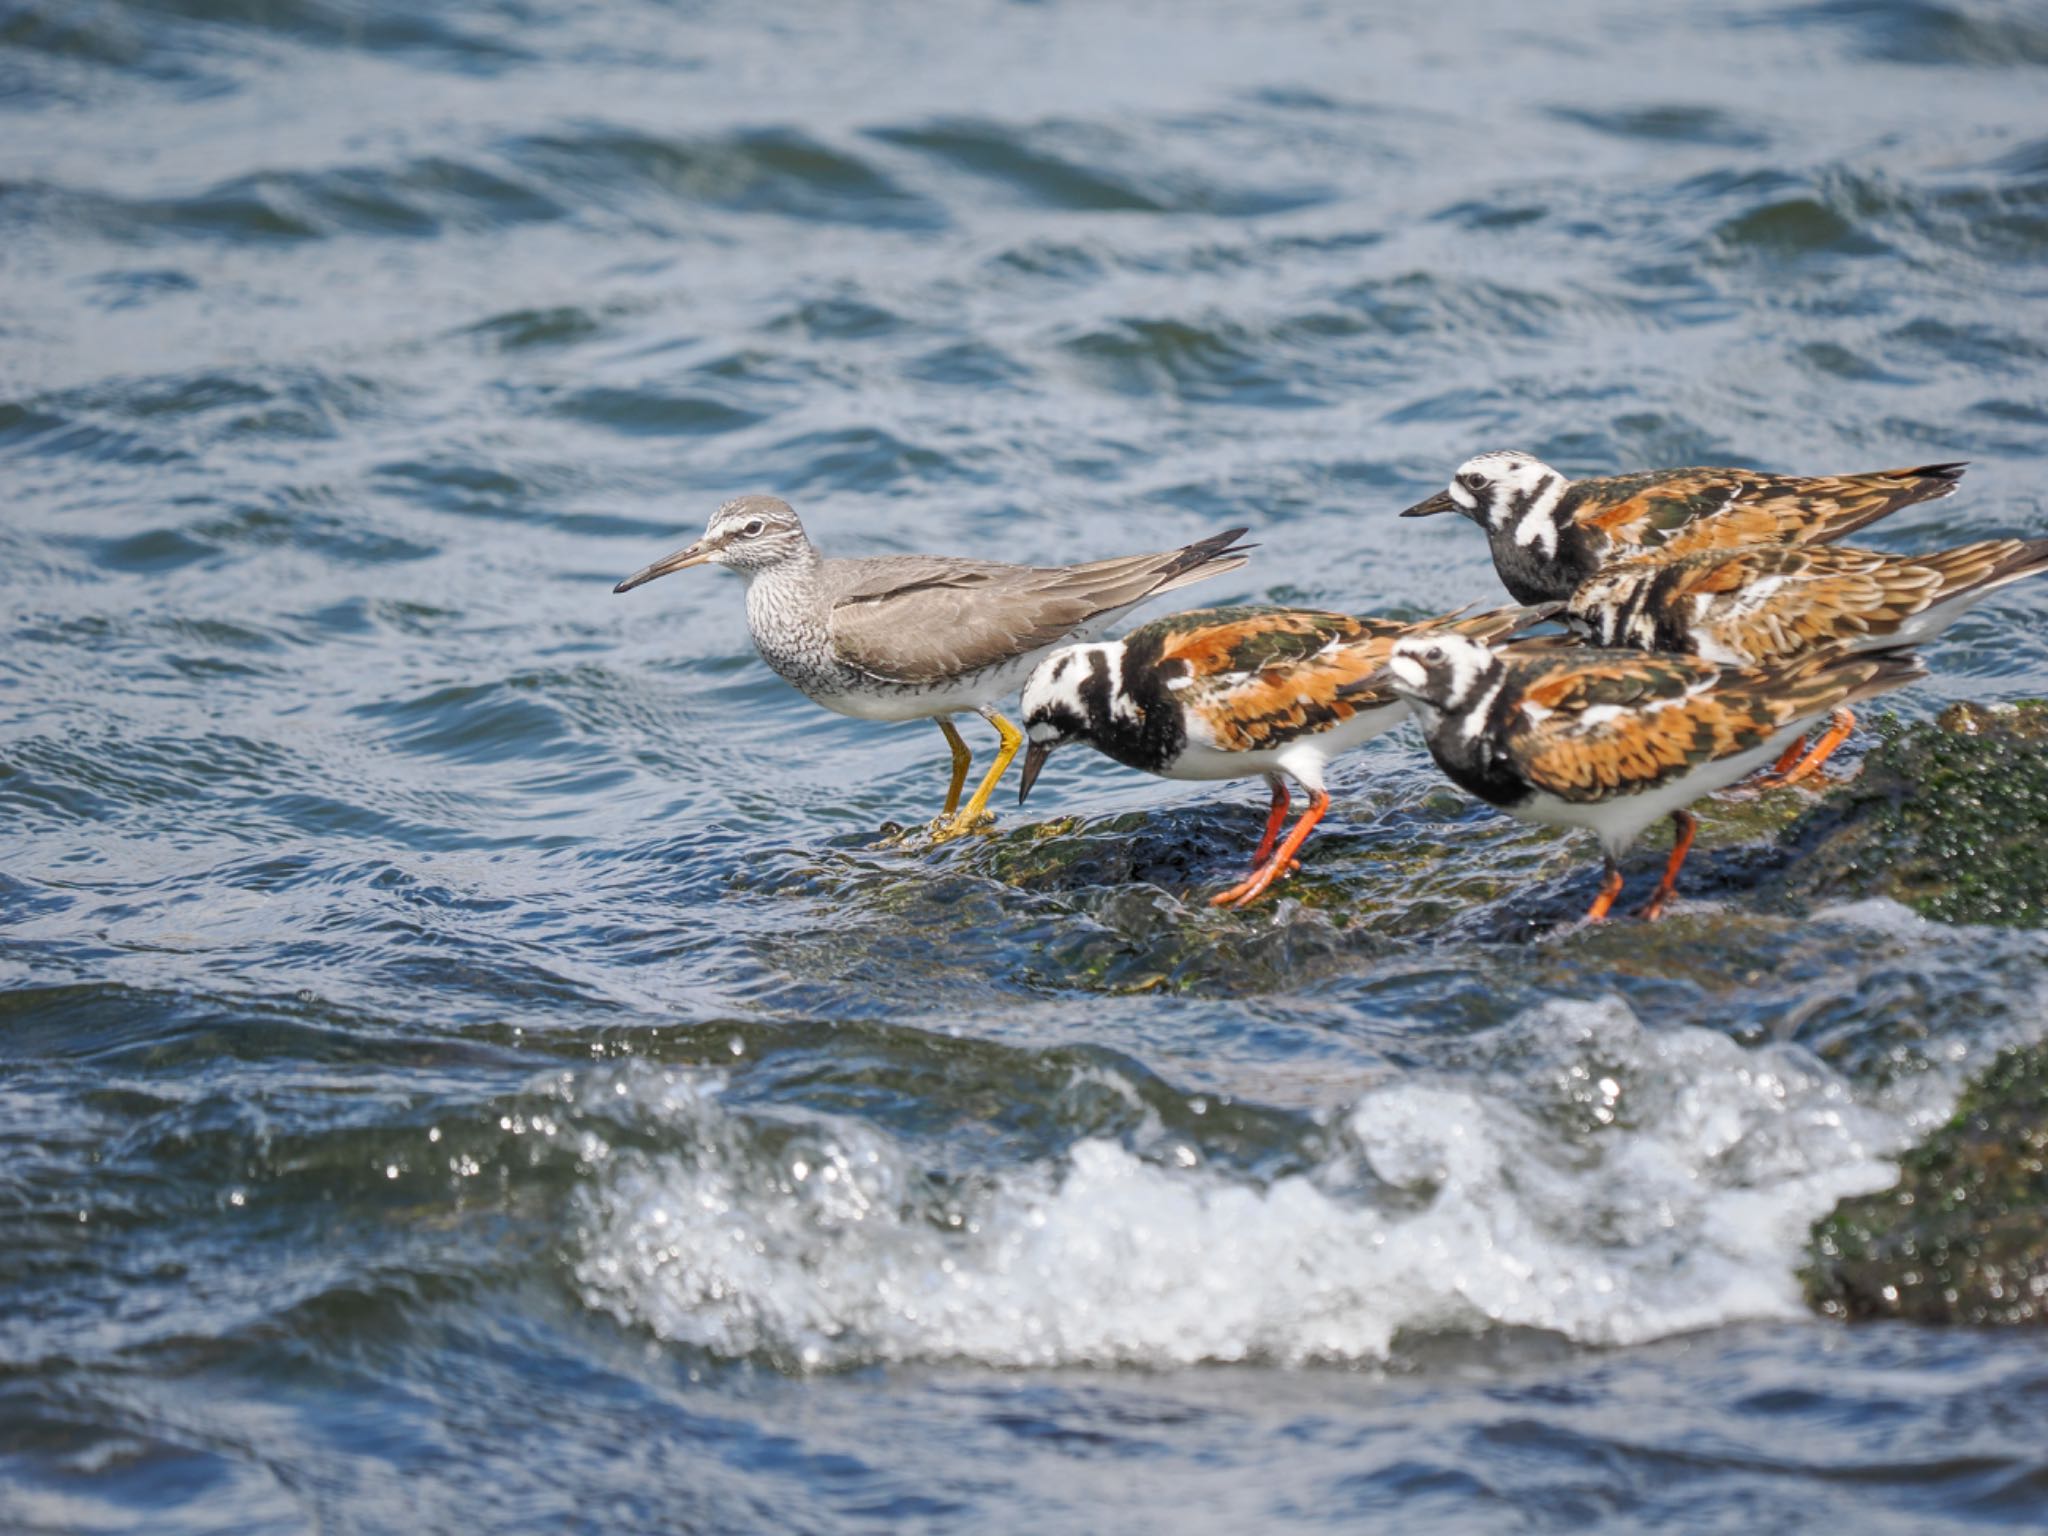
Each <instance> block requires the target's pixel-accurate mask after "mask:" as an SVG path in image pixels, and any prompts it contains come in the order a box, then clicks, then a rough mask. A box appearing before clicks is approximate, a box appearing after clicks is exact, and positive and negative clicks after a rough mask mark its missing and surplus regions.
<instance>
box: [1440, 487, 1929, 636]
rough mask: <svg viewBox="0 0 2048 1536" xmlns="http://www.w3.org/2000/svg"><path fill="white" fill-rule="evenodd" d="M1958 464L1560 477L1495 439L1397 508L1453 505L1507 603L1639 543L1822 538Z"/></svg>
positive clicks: (1564, 592)
mask: <svg viewBox="0 0 2048 1536" xmlns="http://www.w3.org/2000/svg"><path fill="white" fill-rule="evenodd" d="M1963 468H1964V466H1963V465H1961V464H1926V465H1922V466H1921V467H1920V468H1918V469H1881V470H1878V471H1876V472H1874V473H1872V474H1865V475H1824V476H1794V475H1768V474H1764V473H1762V472H1761V471H1758V470H1754V469H1652V470H1645V471H1643V472H1642V473H1640V474H1633V475H1609V476H1606V477H1604V478H1602V479H1598V480H1567V479H1565V477H1564V476H1563V475H1560V474H1559V473H1558V472H1557V471H1556V470H1554V469H1552V468H1551V467H1550V466H1549V465H1547V464H1544V463H1542V462H1541V461H1539V460H1538V459H1536V458H1535V457H1533V456H1532V455H1530V454H1526V453H1518V452H1516V451H1514V450H1512V449H1501V450H1497V451H1495V452H1492V453H1482V454H1480V455H1478V457H1476V458H1470V459H1467V460H1466V461H1465V462H1464V463H1463V464H1460V465H1459V466H1458V472H1457V474H1456V475H1454V476H1452V478H1451V483H1450V486H1449V488H1448V489H1446V490H1441V491H1438V492H1437V493H1436V495H1434V496H1431V497H1430V498H1429V499H1428V500H1426V501H1419V502H1417V503H1416V504H1415V505H1414V506H1412V507H1410V508H1408V509H1407V510H1406V511H1405V512H1403V513H1402V514H1401V516H1403V517H1429V516H1432V515H1434V514H1435V513H1438V512H1460V513H1463V514H1464V515H1465V516H1466V517H1469V518H1470V519H1472V521H1473V522H1475V523H1477V524H1478V525H1479V526H1480V527H1481V528H1483V529H1485V530H1486V541H1487V544H1488V545H1489V546H1490V547H1491V548H1492V551H1493V568H1494V569H1495V570H1496V571H1498V572H1499V573H1500V579H1501V581H1502V582H1503V583H1505V584H1506V586H1507V589H1508V591H1509V593H1510V594H1512V595H1513V597H1514V599H1515V601H1516V602H1518V603H1547V602H1554V601H1556V600H1558V599H1560V598H1567V597H1570V596H1571V595H1572V592H1573V591H1574V590H1575V589H1576V588H1577V587H1578V585H1579V583H1581V582H1582V581H1585V580H1587V579H1588V578H1589V577H1591V576H1592V575H1593V574H1594V573H1595V572H1596V571H1598V570H1600V569H1601V567H1603V566H1605V565H1606V564H1608V563H1609V562H1610V561H1614V560H1626V559H1629V558H1631V557H1632V556H1636V555H1640V554H1643V553H1646V552H1648V551H1650V550H1661V551H1663V552H1665V553H1668V554H1674V555H1675V554H1691V553H1697V552H1703V551H1707V550H1715V549H1733V548H1739V547H1742V546H1745V545H1752V544H1825V543H1828V542H1830V541H1831V540H1834V539H1839V538H1841V537H1843V536H1844V535H1845V534H1849V533H1853V532H1854V531H1855V530H1856V529H1858V528H1861V527H1863V526H1864V524H1866V523H1873V522H1876V521H1877V519H1879V518H1880V517H1884V516H1886V515H1888V514H1890V513H1893V512H1896V511H1898V510H1899V508H1901V507H1909V506H1911V505H1913V503H1915V502H1918V501H1933V500H1936V499H1937V498H1939V497H1942V496H1947V495H1949V494H1950V493H1951V492H1953V491H1954V490H1955V488H1956V481H1957V480H1959V479H1960V478H1961V477H1962V473H1963Z"/></svg>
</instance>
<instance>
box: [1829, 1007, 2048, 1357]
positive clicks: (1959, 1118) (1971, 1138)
mask: <svg viewBox="0 0 2048 1536" xmlns="http://www.w3.org/2000/svg"><path fill="white" fill-rule="evenodd" d="M1809 1251H1810V1253H1811V1262H1810V1263H1809V1265H1808V1267H1807V1268H1806V1269H1805V1270H1804V1271H1803V1272H1802V1274H1801V1279H1802V1281H1803V1282H1804V1284H1805V1287H1806V1297H1807V1300H1808V1301H1809V1302H1810V1303H1811V1304H1812V1305H1813V1306H1814V1307H1816V1308H1817V1309H1818V1310H1820V1311H1822V1312H1825V1313H1828V1314H1829V1315H1831V1316H1835V1317H1843V1318H1851V1319H1855V1318H1880V1317H1890V1318H1907V1319H1910V1320H1912V1321H1914V1322H1922V1323H1964V1324H1976V1325H1981V1324H1986V1323H2034V1324H2039V1323H2042V1322H2048V1048H2043V1047H2040V1046H2033V1047H2028V1048H2026V1049H2021V1050H2010V1051H2006V1052H2004V1053H2003V1054H2001V1055H2000V1056H1999V1058H1998V1059H1997V1060H1996V1061H1995V1062H1993V1063H1992V1065H1991V1068H1990V1070H1989V1071H1987V1072H1986V1073H1985V1074H1984V1075H1983V1076H1982V1077H1980V1078H1979V1079H1977V1081H1976V1082H1975V1083H1973V1084H1972V1085H1971V1086H1970V1088H1969V1090H1968V1091H1967V1092H1966V1093H1965V1094H1964V1095H1963V1099H1962V1102H1961V1104H1960V1105H1958V1106H1957V1109H1956V1113H1955V1116H1954V1118H1953V1119H1951V1120H1950V1121H1949V1122H1948V1124H1946V1125H1944V1126H1943V1127H1942V1128H1941V1129H1940V1130H1939V1131H1936V1132H1935V1133H1934V1135H1933V1136H1931V1137H1930V1138H1928V1140H1927V1142H1926V1143H1925V1145H1923V1146H1921V1147H1919V1148H1916V1149H1915V1150H1914V1151H1912V1152H1910V1153H1908V1154H1907V1155H1906V1157H1905V1158H1904V1159H1903V1160H1902V1162H1901V1164H1900V1170H1899V1182H1898V1184H1897V1185H1896V1186H1894V1187H1893V1188H1892V1189H1889V1190H1887V1191H1886V1192H1885V1193H1883V1194H1879V1195H1864V1196H1861V1197H1859V1198H1857V1199H1854V1200H1844V1201H1843V1202H1842V1203H1841V1204H1840V1205H1838V1206H1836V1207H1835V1209H1834V1212H1833V1214H1831V1215H1829V1216H1827V1217H1826V1218H1824V1219H1823V1220H1821V1221H1819V1222H1816V1223H1815V1224H1814V1228H1813V1236H1812V1239H1811V1244H1810V1250H1809Z"/></svg>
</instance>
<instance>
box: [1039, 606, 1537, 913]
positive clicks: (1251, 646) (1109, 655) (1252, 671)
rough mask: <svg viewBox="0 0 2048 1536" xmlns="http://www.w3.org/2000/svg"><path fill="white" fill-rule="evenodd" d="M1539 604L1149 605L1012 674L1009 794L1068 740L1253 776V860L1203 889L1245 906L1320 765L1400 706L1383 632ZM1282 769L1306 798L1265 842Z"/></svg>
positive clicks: (1167, 774) (1167, 769) (1495, 628)
mask: <svg viewBox="0 0 2048 1536" xmlns="http://www.w3.org/2000/svg"><path fill="white" fill-rule="evenodd" d="M1548 616H1549V614H1548V612H1547V611H1546V610H1536V609H1527V608H1515V609H1502V610H1499V611H1498V612H1494V613H1484V614H1474V615H1471V616H1469V617H1461V616H1459V615H1456V614H1452V615H1447V616H1446V617H1444V618H1441V619H1426V620H1423V621H1422V622H1420V623H1405V622H1402V621H1400V620H1396V619H1362V618H1353V617H1352V616H1350V615H1349V614H1342V613H1319V612H1316V611H1314V610H1312V609H1306V608H1264V607H1241V608H1203V609H1196V610H1193V611H1191V612H1188V613H1174V614H1168V615H1167V616H1166V617H1165V618H1163V619H1154V620H1153V621H1152V622H1151V623H1149V624H1146V625H1144V626H1143V627H1141V628H1139V629H1136V630H1133V631H1132V632H1131V633H1130V634H1128V635H1126V636H1124V637H1123V639H1121V640H1111V641H1105V642H1103V643H1100V644H1095V645H1070V646H1064V647H1062V648H1061V649H1059V650H1057V651H1055V652H1053V653H1052V654H1051V655H1050V656H1047V657H1046V658H1045V659H1044V660H1043V661H1041V662H1040V663H1039V664H1038V667H1037V670H1036V671H1034V672H1033V673H1032V674H1031V676H1030V677H1029V678H1028V679H1027V680H1026V682H1025V684H1024V692H1023V696H1022V698H1021V700H1020V701H1019V708H1020V709H1021V710H1022V711H1023V715H1024V732H1025V735H1026V736H1027V737H1028V738H1029V740H1030V743H1031V745H1030V747H1029V748H1028V749H1027V750H1026V752H1025V755H1024V777H1023V780H1022V783H1021V784H1020V786H1019V788H1018V793H1017V801H1018V803H1019V804H1020V805H1021V804H1022V803H1023V801H1024V797H1025V796H1026V795H1028V794H1030V793H1031V786H1032V785H1033V784H1035V783H1036V782H1037V781H1038V775H1039V771H1040V770H1041V769H1043V768H1044V767H1045V760H1046V759H1047V758H1048V757H1050V756H1051V755H1052V752H1053V749H1054V748H1056V747H1059V746H1063V745H1064V744H1066V743H1067V742H1070V741H1085V742H1087V743H1088V745H1089V746H1091V747H1093V748H1095V750H1096V751H1098V752H1100V753H1102V754H1103V755H1104V756H1106V757H1111V758H1114V759H1115V760H1116V761H1117V762H1119V763H1122V764H1124V765H1125V766H1126V767H1129V768H1139V769H1143V770H1144V771H1145V772H1147V773H1155V774H1158V775H1159V776H1160V777H1161V778H1165V779H1246V778H1253V777H1256V776H1263V777H1264V778H1265V780H1266V782H1267V784H1268V785H1269V786H1271V788H1272V791H1273V800H1272V807H1271V809H1270V810H1269V812H1268V813H1267V816H1266V831H1265V835H1264V836H1263V837H1261V838H1260V839H1259V847H1258V851H1257V852H1256V853H1254V854H1253V855H1252V872H1251V873H1250V874H1249V875H1247V876H1246V877H1245V878H1244V879H1243V880H1241V881H1239V882H1238V883H1237V884H1236V885H1233V886H1232V887H1231V888H1230V889H1229V890H1227V891H1223V892H1221V893H1220V894H1218V895H1216V896H1214V897H1212V898H1210V904H1211V905H1212V906H1220V905H1223V904H1225V903H1228V904H1230V905H1233V906H1239V907H1242V906H1247V905H1249V904H1250V903H1252V902H1253V901H1256V900H1257V899H1258V898H1259V896H1260V895H1261V894H1262V893H1263V892H1264V891H1265V889H1266V887H1268V886H1269V885H1271V884H1272V883H1273V881H1274V880H1275V879H1277V878H1278V877H1279V876H1280V875H1282V874H1284V873H1285V872H1286V871H1287V870H1289V869H1290V868H1292V867H1293V865H1294V861H1295V860H1294V856H1295V854H1296V853H1298V852H1299V851H1300V849H1301V845H1302V843H1303V842H1304V841H1305V840H1306V839H1307V837H1308V835H1309V832H1310V831H1311V830H1312V829H1313V828H1314V827H1315V824H1316V823H1317V822H1318V821H1320V820H1321V819H1322V816H1323V813H1324V812H1325V811H1327V810H1328V809H1329V808H1330V796H1329V792H1328V791H1327V790H1325V789H1324V787H1323V768H1324V766H1325V765H1326V764H1327V763H1328V762H1329V761H1330V760H1331V759H1332V758H1334V757H1336V756H1337V755H1338V754H1340V753H1343V752H1347V751H1349V750H1350V749H1351V748H1353V747H1356V746H1359V745H1362V744H1363V743H1365V742H1368V741H1370V740H1372V738H1373V737H1375V736H1378V735H1380V734H1381V733H1383V732H1385V731H1389V730H1392V729H1393V728H1394V727H1395V726H1397V725H1399V724H1400V723H1401V722H1402V721H1403V720H1404V719H1406V718H1407V715H1408V708H1407V706H1406V705H1405V704H1403V703H1402V702H1401V700H1399V699H1398V698H1396V697H1395V696H1394V695H1393V694H1392V693H1391V692H1390V691H1389V690H1388V689H1387V686H1386V663H1387V656H1388V653H1389V652H1390V651H1391V650H1392V648H1393V645H1394V642H1395V641H1397V640H1399V639H1401V638H1402V637H1403V636H1407V635H1416V634H1425V633H1429V634H1435V633H1446V632H1450V633H1457V634H1463V635H1479V636H1498V635H1503V634H1507V633H1509V632H1511V631H1513V630H1514V629H1516V628H1518V627H1520V626H1522V625H1525V624H1527V623H1530V622H1533V621H1534V620H1537V619H1541V618H1546V617H1548ZM1289 778H1292V779H1293V780H1294V781H1295V782H1296V783H1298V784H1300V785H1301V786H1302V788H1304V789H1306V790H1307V791H1308V794H1309V803H1308V809H1307V810H1306V811H1304V812H1302V814H1301V818H1300V819H1299V820H1298V821H1296V822H1295V824H1294V827H1293V830H1292V831H1290V832H1289V833H1288V834H1287V837H1286V840H1285V841H1281V842H1279V846H1278V847H1277V848H1276V847H1275V846H1274V845H1275V843H1276V841H1278V840H1279V837H1280V827H1281V824H1282V823H1283V822H1285V820H1286V819H1287V807H1288V792H1287V780H1288V779H1289Z"/></svg>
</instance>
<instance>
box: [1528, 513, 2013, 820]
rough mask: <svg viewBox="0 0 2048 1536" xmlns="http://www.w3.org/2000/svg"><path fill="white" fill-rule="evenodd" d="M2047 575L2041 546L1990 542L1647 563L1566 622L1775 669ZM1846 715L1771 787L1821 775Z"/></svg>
mask: <svg viewBox="0 0 2048 1536" xmlns="http://www.w3.org/2000/svg"><path fill="white" fill-rule="evenodd" d="M2044 569H2048V539H2031V540H2021V539H1987V540H1985V541H1984V542H1983V543H1980V544H1964V545H1961V546H1959V547H1958V548H1955V549H1944V550H1940V551H1938V552H1936V553H1934V554H1931V555H1888V554H1880V553H1878V552H1877V551H1875V550H1868V549H1845V548H1843V547H1842V546H1840V545H1814V546H1809V547H1807V548H1804V549H1800V548H1786V547H1783V546H1779V547H1752V548H1748V549H1738V550H1730V551H1726V552H1715V553H1708V554H1697V555H1679V556H1652V557H1645V558H1642V559H1636V560H1627V561H1622V562H1619V563H1617V564H1615V565H1611V566H1609V567H1608V568H1607V569H1606V570H1604V571H1601V572H1600V573H1599V574H1597V575H1595V576H1594V577H1592V579H1590V580H1589V581H1587V582H1585V583H1584V584H1583V585H1582V586H1580V588H1579V589H1578V591H1576V592H1574V593H1573V594H1572V597H1571V601H1570V602H1569V603H1568V604H1566V606H1565V622H1566V623H1567V624H1568V625H1569V626H1570V627H1571V629H1572V631H1573V632H1574V633H1576V634H1578V635H1580V636H1582V637H1583V638H1585V639H1586V640H1587V641H1589V642H1590V643H1591V644H1593V645H1602V646H1627V647H1629V648H1631V649H1635V650H1643V651H1677V652H1681V653H1683V654H1685V655H1689V656H1699V657H1703V658H1704V659H1706V660H1708V661H1713V662H1719V663H1721V664H1723V665H1727V666H1741V667H1755V666H1772V665H1776V664H1779V663H1782V662H1787V661H1794V660H1797V659H1798V658H1799V657H1801V656H1805V655H1807V654H1810V653H1811V652H1813V651H1815V650H1818V649H1820V648H1821V647H1823V646H1839V647H1841V648H1843V649H1845V650H1852V651H1870V650H1880V649H1884V648H1886V647H1891V646H1899V645H1918V644H1921V643H1923V642H1925V641H1928V640H1931V639H1933V638H1934V637H1935V636H1936V635H1938V634H1940V633H1941V632H1942V631H1943V630H1944V629H1946V628H1948V626H1949V625H1951V624H1953V623H1954V622H1955V621H1956V620H1957V619H1959V618H1961V617H1962V616H1963V614H1965V613H1966V612H1968V611H1969V610H1970V609H1971V608H1973V607H1975V606H1976V605H1977V604H1978V603H1980V602H1982V601H1983V600H1984V599H1985V598H1986V597H1988V596H1990V595H1991V593H1993V592H1995V591H1997V590H1998V588H2000V587H2002V586H2005V585H2006V584H2007V583H2008V582H2014V581H2018V580H2020V579H2021V578H2022V577H2024V576H2031V575H2033V574H2035V573H2036V572H2038V571H2041V570H2044ZM1854 725H1855V717H1854V716H1853V715H1852V714H1851V713H1850V712H1849V711H1848V710H1847V709H1839V710H1837V711H1835V717H1834V722H1833V725H1832V726H1831V727H1830V729H1829V730H1828V732H1827V734H1826V735H1825V736H1823V737H1822V738H1821V740H1820V742H1819V743H1818V744H1817V745H1816V746H1815V747H1814V749H1813V750H1812V751H1811V752H1804V753H1801V747H1802V745H1803V744H1802V743H1794V745H1793V747H1792V748H1790V749H1788V757H1787V760H1786V761H1784V762H1781V763H1780V764H1779V765H1778V768H1777V772H1776V774H1775V775H1774V782H1776V783H1781V784H1783V783H1793V782H1796V781H1797V780H1799V779H1802V778H1805V777H1807V776H1809V775H1810V774H1812V773H1814V772H1815V771H1816V770H1818V769H1819V767H1820V765H1821V763H1822V762H1824V761H1825V760H1826V758H1827V756H1828V754H1829V753H1831V752H1833V751H1834V749H1835V748H1836V747H1837V746H1839V745H1840V744H1841V743H1842V741H1844V740H1845V739H1847V737H1848V734H1849V732H1850V730H1851V729H1852V728H1853V727H1854Z"/></svg>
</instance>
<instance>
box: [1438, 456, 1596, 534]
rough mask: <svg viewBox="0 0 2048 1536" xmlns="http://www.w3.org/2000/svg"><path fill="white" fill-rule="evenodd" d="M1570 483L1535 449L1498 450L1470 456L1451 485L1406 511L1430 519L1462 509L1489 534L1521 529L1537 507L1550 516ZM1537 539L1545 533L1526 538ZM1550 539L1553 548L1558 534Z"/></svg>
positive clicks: (1539, 525) (1463, 512)
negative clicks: (1537, 455) (1532, 450)
mask: <svg viewBox="0 0 2048 1536" xmlns="http://www.w3.org/2000/svg"><path fill="white" fill-rule="evenodd" d="M1567 483H1568V482H1567V481H1566V480H1565V478H1564V476H1563V475H1560V474H1559V473H1558V472H1557V471H1556V470H1554V469H1552V468H1551V467H1550V466H1549V465H1548V464H1545V463H1544V462H1543V461H1542V460H1541V459H1539V458H1537V457H1536V456H1535V455H1534V454H1533V453H1524V452H1522V451H1521V450H1520V449H1518V448H1496V449H1494V450H1493V451H1492V452H1491V453H1481V454H1475V455H1474V456H1473V457H1471V458H1469V459H1467V460H1466V461H1465V462H1464V463H1462V464H1460V465H1459V466H1458V472H1457V473H1456V474H1455V475H1453V476H1451V483H1450V485H1449V487H1448V488H1447V489H1445V490H1443V491H1440V492H1438V493H1437V494H1436V495H1434V496H1432V497H1430V498H1429V499H1428V500H1427V501H1421V502H1417V503H1416V504H1415V505H1414V506H1412V507H1410V508H1409V509H1408V510H1407V511H1405V512H1403V513H1402V514H1401V515H1402V516H1403V517H1429V516H1431V515H1432V514H1434V513H1438V512H1458V513H1462V514H1463V515H1464V516H1466V517H1469V518H1470V519H1471V520H1472V521H1473V522H1475V523H1477V524H1478V525H1479V526H1480V527H1482V528H1484V529H1486V530H1487V532H1489V533H1503V532H1509V531H1513V532H1517V533H1519V532H1520V530H1521V529H1522V527H1523V526H1524V524H1526V523H1527V522H1528V519H1529V514H1530V512H1531V511H1532V510H1535V509H1538V508H1541V510H1542V511H1543V513H1544V514H1546V515H1547V514H1548V513H1550V512H1552V511H1554V510H1555V509H1556V507H1557V504H1558V501H1559V499H1560V498H1561V497H1562V496H1563V494H1564V490H1565V487H1566V485H1567ZM1534 526H1536V527H1541V526H1542V525H1541V524H1538V525H1534ZM1537 537H1540V534H1538V533H1533V532H1532V533H1531V534H1530V536H1529V537H1528V538H1525V539H1524V540H1523V542H1525V543H1527V542H1531V541H1532V540H1533V539H1535V538H1537ZM1550 542H1551V544H1552V545H1553V546H1554V545H1555V543H1556V537H1555V534H1554V532H1553V534H1552V536H1551V539H1550Z"/></svg>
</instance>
